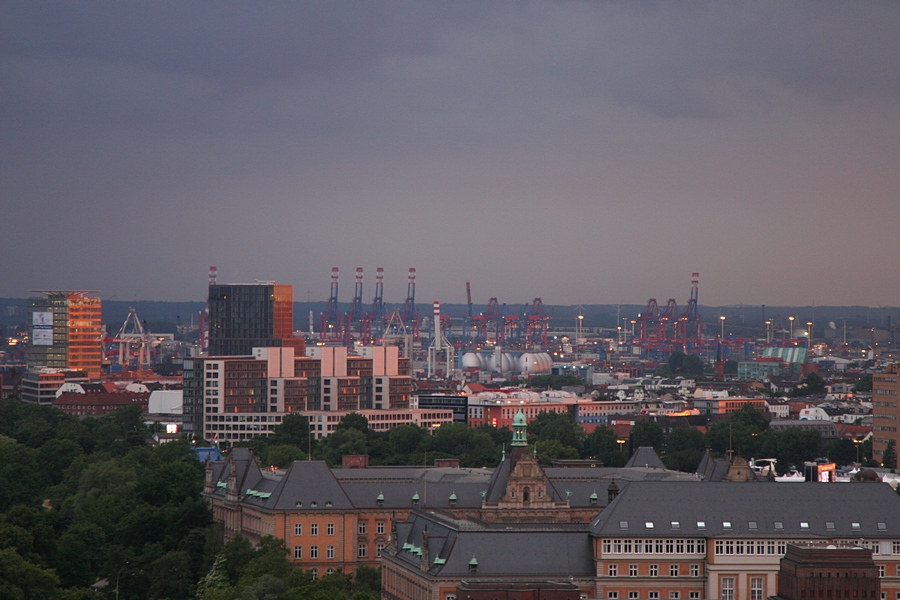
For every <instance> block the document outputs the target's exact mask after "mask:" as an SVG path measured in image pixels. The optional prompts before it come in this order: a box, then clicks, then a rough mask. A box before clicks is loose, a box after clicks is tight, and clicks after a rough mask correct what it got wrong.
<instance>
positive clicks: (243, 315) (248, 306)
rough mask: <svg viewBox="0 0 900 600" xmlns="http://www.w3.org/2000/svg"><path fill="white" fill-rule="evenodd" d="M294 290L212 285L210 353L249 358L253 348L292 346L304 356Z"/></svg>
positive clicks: (270, 285)
mask: <svg viewBox="0 0 900 600" xmlns="http://www.w3.org/2000/svg"><path fill="white" fill-rule="evenodd" d="M293 328H294V288H293V286H290V285H277V284H275V283H274V282H263V283H229V284H224V285H219V284H210V286H209V354H210V355H211V356H249V355H251V354H253V348H267V347H269V348H270V347H290V348H294V349H296V350H297V352H298V354H302V353H303V348H304V347H305V340H304V339H303V338H295V337H293Z"/></svg>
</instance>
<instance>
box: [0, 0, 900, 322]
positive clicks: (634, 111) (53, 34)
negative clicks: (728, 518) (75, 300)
mask: <svg viewBox="0 0 900 600" xmlns="http://www.w3.org/2000/svg"><path fill="white" fill-rule="evenodd" d="M898 31H900V3H896V2H853V3H847V2H791V3H785V2H775V1H771V2H765V1H764V2H756V3H752V4H750V3H716V2H694V3H664V2H613V1H609V2H602V1H598V2H565V1H561V2H552V3H550V2H542V3H538V2H523V3H477V2H465V1H464V2H430V1H423V2H414V3H410V2H391V1H385V2H372V3H364V2H343V1H335V2H296V3H239V2H215V3H214V2H199V1H198V2H190V3H184V2H166V1H160V2H132V3H90V2H87V3H51V2H32V1H27V2H24V1H18V2H17V1H10V2H4V3H3V4H2V5H0V78H2V82H3V85H2V88H0V115H2V117H0V152H2V154H0V157H2V160H0V193H2V197H3V202H2V207H3V216H2V219H0V223H2V224H0V233H2V239H3V252H2V262H0V265H2V266H0V297H25V296H28V295H30V291H31V290H38V289H96V290H101V296H102V297H104V298H108V299H117V300H131V299H154V300H200V299H203V298H204V297H205V296H206V276H207V269H208V267H209V266H210V265H216V266H217V267H218V269H219V281H220V282H222V283H227V282H235V281H253V280H277V281H278V282H279V283H289V284H292V285H293V286H294V297H295V300H297V301H306V300H307V299H310V300H313V301H316V300H324V299H326V298H327V296H328V291H329V281H330V274H331V268H332V267H334V266H337V267H339V268H340V269H341V294H340V299H341V301H342V302H348V301H349V300H350V299H351V297H352V292H353V275H354V270H355V269H356V267H363V268H364V269H365V276H366V279H365V292H364V294H365V300H366V301H369V300H370V299H371V297H372V295H373V293H374V278H375V269H376V267H384V269H385V300H386V301H388V302H398V301H402V299H403V298H404V297H405V295H406V276H407V270H408V269H409V268H410V267H415V268H416V269H417V275H418V277H417V284H418V286H417V299H418V300H419V301H420V302H421V301H430V300H432V299H437V300H441V301H443V302H446V303H463V302H465V282H466V281H471V282H472V290H473V296H474V298H473V299H474V301H475V303H476V304H484V303H486V302H487V299H488V297H491V296H495V297H498V298H499V299H500V301H501V302H507V303H511V304H513V303H524V302H530V300H531V299H532V298H534V297H536V296H540V297H542V298H543V301H544V303H545V304H556V305H566V304H568V305H577V304H585V305H587V304H615V303H632V304H641V303H643V302H646V299H647V298H650V297H656V298H659V299H661V300H662V301H664V299H665V298H669V297H674V298H677V299H678V300H679V302H683V301H685V300H686V299H687V297H688V294H689V289H690V275H691V273H692V272H694V271H697V272H699V273H700V301H701V304H704V305H726V304H738V303H743V304H748V305H749V304H763V303H765V304H769V305H801V306H806V305H810V304H818V305H868V306H879V305H897V303H898V300H897V299H898V292H900V284H898V281H900V280H898V278H897V273H898V272H900V235H898V229H900V211H898V208H900V195H898V191H900V77H898V74H897V66H898V65H900V36H898V35H897V32H898Z"/></svg>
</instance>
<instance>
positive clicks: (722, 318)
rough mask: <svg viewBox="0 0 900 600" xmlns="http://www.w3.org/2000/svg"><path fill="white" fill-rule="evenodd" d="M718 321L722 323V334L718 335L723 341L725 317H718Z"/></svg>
mask: <svg viewBox="0 0 900 600" xmlns="http://www.w3.org/2000/svg"><path fill="white" fill-rule="evenodd" d="M719 320H720V321H721V322H722V333H721V334H720V335H719V338H720V339H723V340H724V339H725V315H719Z"/></svg>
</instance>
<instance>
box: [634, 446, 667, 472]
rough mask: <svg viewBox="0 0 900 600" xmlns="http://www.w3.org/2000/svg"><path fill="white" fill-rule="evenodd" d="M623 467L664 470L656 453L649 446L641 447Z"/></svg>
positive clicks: (664, 466)
mask: <svg viewBox="0 0 900 600" xmlns="http://www.w3.org/2000/svg"><path fill="white" fill-rule="evenodd" d="M625 467H626V468H628V467H651V468H654V469H665V468H666V465H664V464H663V461H662V460H661V459H660V458H659V456H658V455H657V454H656V451H655V450H654V449H653V448H651V447H650V446H641V447H640V448H638V449H637V452H635V453H634V454H632V455H631V458H629V459H628V462H627V463H625Z"/></svg>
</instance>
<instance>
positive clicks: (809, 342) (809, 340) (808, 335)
mask: <svg viewBox="0 0 900 600" xmlns="http://www.w3.org/2000/svg"><path fill="white" fill-rule="evenodd" d="M806 326H807V327H808V328H809V329H808V330H807V333H806V338H807V341H806V346H807V347H812V334H813V330H812V328H813V324H812V321H807V322H806Z"/></svg>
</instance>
